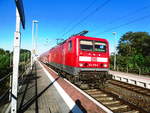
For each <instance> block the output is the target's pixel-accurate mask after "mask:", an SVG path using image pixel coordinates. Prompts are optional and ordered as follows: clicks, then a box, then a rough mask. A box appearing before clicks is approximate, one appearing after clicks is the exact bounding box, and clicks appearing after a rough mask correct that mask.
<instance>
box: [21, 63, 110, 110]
mask: <svg viewBox="0 0 150 113" xmlns="http://www.w3.org/2000/svg"><path fill="white" fill-rule="evenodd" d="M18 112H19V113H24V112H25V113H106V112H109V109H107V108H105V106H103V105H101V104H100V103H98V102H97V101H95V100H94V99H93V98H92V97H90V96H88V95H86V94H85V93H84V92H83V91H81V90H80V89H78V88H77V87H76V86H74V85H73V84H71V83H70V82H69V81H67V80H66V79H64V78H61V77H59V76H58V74H57V73H56V72H55V71H53V70H52V69H51V68H49V67H47V66H46V65H45V64H42V63H41V62H39V61H36V62H35V64H34V65H33V69H32V71H31V72H30V74H29V75H27V76H26V77H25V79H24V81H23V85H22V86H21V87H20V90H19V93H18Z"/></svg>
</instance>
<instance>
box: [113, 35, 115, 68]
mask: <svg viewBox="0 0 150 113" xmlns="http://www.w3.org/2000/svg"><path fill="white" fill-rule="evenodd" d="M113 35H114V38H115V39H114V70H116V32H113Z"/></svg>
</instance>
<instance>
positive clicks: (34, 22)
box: [31, 20, 38, 69]
mask: <svg viewBox="0 0 150 113" xmlns="http://www.w3.org/2000/svg"><path fill="white" fill-rule="evenodd" d="M37 23H38V21H37V20H33V21H32V50H31V69H32V65H33V58H34V57H35V49H36V44H35V38H34V24H36V32H37V28H38V26H37ZM36 34H37V33H36ZM36 38H37V35H36Z"/></svg>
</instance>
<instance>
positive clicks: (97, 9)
mask: <svg viewBox="0 0 150 113" xmlns="http://www.w3.org/2000/svg"><path fill="white" fill-rule="evenodd" d="M110 1H111V0H106V1H105V2H104V3H102V4H101V5H100V6H98V7H97V8H95V9H94V10H93V11H92V12H90V13H89V14H88V15H86V16H85V17H83V18H82V19H81V20H80V21H79V22H77V23H76V24H75V25H73V26H72V27H71V28H70V29H69V30H68V31H67V32H65V33H64V34H63V36H62V37H64V36H65V35H66V34H68V33H69V32H71V31H72V30H73V29H75V28H76V27H77V26H78V25H80V24H81V23H82V22H83V21H85V20H86V19H88V18H89V17H90V16H91V15H94V14H95V13H96V12H97V11H99V10H100V9H102V8H103V7H104V6H106V5H107V4H108V3H109V2H110Z"/></svg>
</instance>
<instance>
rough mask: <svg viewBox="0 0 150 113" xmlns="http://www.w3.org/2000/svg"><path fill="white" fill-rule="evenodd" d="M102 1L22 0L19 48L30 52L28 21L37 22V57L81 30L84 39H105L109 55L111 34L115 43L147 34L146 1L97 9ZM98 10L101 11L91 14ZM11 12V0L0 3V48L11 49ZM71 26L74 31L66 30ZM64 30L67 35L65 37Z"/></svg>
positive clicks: (149, 10)
mask: <svg viewBox="0 0 150 113" xmlns="http://www.w3.org/2000/svg"><path fill="white" fill-rule="evenodd" d="M105 1H107V0H23V3H24V11H25V19H26V29H25V30H23V29H21V35H22V39H21V48H26V49H30V50H31V40H32V33H31V30H32V28H31V27H32V20H38V21H39V23H38V28H39V29H38V41H37V42H38V44H37V45H38V51H39V53H42V52H44V51H46V50H48V49H50V48H51V47H53V46H54V45H56V38H64V39H67V38H68V37H69V36H71V35H72V34H74V33H78V32H80V31H82V30H89V33H88V34H87V36H91V37H98V38H105V39H107V40H108V41H109V42H110V50H111V52H112V51H113V50H114V48H113V45H114V36H113V35H112V32H116V33H117V42H118V40H119V38H120V37H121V36H122V35H123V34H124V33H126V32H128V31H133V32H137V31H145V32H150V1H149V0H110V1H109V2H108V3H107V4H106V5H105V6H101V5H102V4H103V3H104V2H105ZM91 4H92V5H91ZM89 5H90V7H89ZM98 7H102V8H100V9H99V10H97V11H96V12H94V11H95V9H96V8H98ZM15 10H16V9H15V3H14V0H0V48H4V49H8V50H12V49H13V38H14V32H15V23H16V20H15V19H16V18H15ZM88 15H89V16H88ZM86 17H88V18H86ZM143 17H144V18H143ZM84 18H86V19H84ZM141 18H142V19H141ZM83 20H84V21H83ZM78 22H79V24H78V25H77V26H75V25H76V24H77V23H78ZM126 24H127V25H126ZM120 25H121V26H120ZM72 26H75V27H73V29H72V30H69V29H71V28H72ZM118 26H120V27H118ZM68 30H69V31H70V32H68V33H66V32H67V31H68ZM64 33H65V35H63V34H64Z"/></svg>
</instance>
